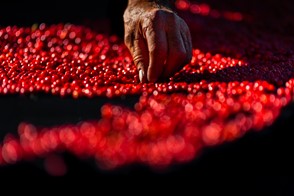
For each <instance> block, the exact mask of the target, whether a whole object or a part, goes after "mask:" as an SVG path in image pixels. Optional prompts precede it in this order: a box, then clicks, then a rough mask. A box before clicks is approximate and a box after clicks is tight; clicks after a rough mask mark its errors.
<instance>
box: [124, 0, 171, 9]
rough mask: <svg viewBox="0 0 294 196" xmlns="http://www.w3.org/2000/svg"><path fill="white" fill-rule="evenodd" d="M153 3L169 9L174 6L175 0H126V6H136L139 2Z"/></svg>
mask: <svg viewBox="0 0 294 196" xmlns="http://www.w3.org/2000/svg"><path fill="white" fill-rule="evenodd" d="M149 3H152V4H155V5H158V6H160V7H161V6H163V7H167V8H170V9H173V8H174V4H175V0H128V6H136V5H140V4H149Z"/></svg>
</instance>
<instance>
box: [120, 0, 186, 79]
mask: <svg viewBox="0 0 294 196" xmlns="http://www.w3.org/2000/svg"><path fill="white" fill-rule="evenodd" d="M124 25H125V44H126V46H127V47H128V49H129V51H130V53H131V55H132V57H133V60H134V63H135V65H136V66H137V69H138V71H139V78H140V81H141V82H147V81H149V82H156V81H158V79H166V78H168V77H171V76H172V75H173V74H174V73H175V72H177V71H179V70H180V69H181V68H182V67H183V66H184V65H185V64H187V63H188V62H189V61H190V60H191V58H192V41H191V35H190V31H189V28H188V26H187V24H186V23H185V21H184V20H183V19H182V18H180V17H179V16H178V15H177V14H176V13H175V12H173V11H172V9H171V8H170V7H169V6H168V5H163V4H161V3H160V2H159V1H158V0H157V1H147V0H143V1H135V3H129V5H128V7H127V9H126V10H125V13H124Z"/></svg>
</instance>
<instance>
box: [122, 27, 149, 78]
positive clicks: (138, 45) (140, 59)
mask: <svg viewBox="0 0 294 196" xmlns="http://www.w3.org/2000/svg"><path fill="white" fill-rule="evenodd" d="M139 28H140V26H139V25H138V26H137V27H136V28H135V29H132V30H128V31H126V32H125V44H126V46H127V47H128V48H129V51H130V52H131V55H132V57H133V61H134V63H135V65H136V66H137V70H138V74H139V79H140V82H147V69H148V65H149V53H148V47H147V44H146V41H145V39H144V37H143V35H142V33H141V30H140V29H139ZM125 29H127V28H126V27H125Z"/></svg>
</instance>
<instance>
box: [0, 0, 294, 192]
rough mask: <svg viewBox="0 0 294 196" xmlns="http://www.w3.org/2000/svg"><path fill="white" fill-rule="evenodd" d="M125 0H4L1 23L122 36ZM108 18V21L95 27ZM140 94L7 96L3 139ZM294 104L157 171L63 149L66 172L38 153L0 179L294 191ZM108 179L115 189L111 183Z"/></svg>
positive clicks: (0, 127) (97, 187)
mask: <svg viewBox="0 0 294 196" xmlns="http://www.w3.org/2000/svg"><path fill="white" fill-rule="evenodd" d="M125 2H126V1H123V0H118V1H96V2H95V3H93V2H91V1H88V0H87V1H80V2H79V3H76V2H71V3H68V2H67V3H65V2H61V1H42V2H41V1H40V2H39V3H37V4H36V3H33V2H21V3H20V2H14V1H5V2H1V5H0V8H1V12H0V25H1V26H6V25H20V26H27V25H28V26H30V25H32V24H34V23H41V22H45V23H59V22H62V23H64V22H70V23H74V24H87V25H89V26H91V27H93V28H97V30H98V31H105V32H110V33H115V34H119V35H122V32H123V29H122V11H123V8H124V6H125V5H123V4H125ZM95 4H99V5H98V6H96V5H95ZM101 21H105V24H109V26H107V28H106V26H103V27H101V26H95V24H100V23H99V22H101ZM137 100H138V97H127V98H126V99H121V98H116V99H111V100H110V99H105V98H94V99H79V100H73V99H70V98H59V97H52V96H50V95H31V96H0V108H1V111H0V137H1V140H2V139H3V137H4V135H6V134H7V133H16V130H17V126H18V124H19V123H20V122H23V121H25V122H30V123H33V124H35V125H38V126H56V125H59V124H66V123H77V122H79V121H81V120H91V119H98V118H99V116H100V107H101V106H102V105H103V104H104V103H106V102H107V103H109V102H110V103H115V104H121V105H125V106H129V107H132V106H133V104H134V103H136V101H137ZM293 111H294V104H290V105H289V106H287V107H286V108H285V109H284V110H283V112H282V114H281V116H280V117H279V119H278V120H277V121H276V122H275V123H274V124H273V125H272V126H271V127H268V128H265V129H264V130H263V131H261V132H250V133H248V134H247V135H246V136H245V137H243V138H241V139H239V140H238V141H235V142H231V143H228V144H224V145H221V146H219V147H214V148H211V149H205V150H204V151H203V153H202V154H201V155H200V156H199V157H197V158H196V159H195V160H194V161H192V162H190V163H187V164H181V165H174V166H172V167H170V168H169V169H168V170H166V171H161V172H159V171H154V170H152V169H150V168H149V167H147V166H144V165H143V166H142V165H130V166H126V167H123V168H119V169H116V170H112V171H104V170H100V169H99V168H97V166H96V165H95V163H94V161H93V160H86V161H85V160H80V159H78V158H76V157H75V156H72V155H71V154H67V153H63V154H61V156H62V158H63V159H64V161H65V163H66V165H67V167H68V173H67V174H66V176H65V177H63V178H55V177H51V176H50V175H49V174H48V173H47V172H46V170H45V169H44V160H43V159H38V160H35V161H33V162H21V163H17V164H15V165H11V166H5V167H0V179H1V180H0V181H2V182H1V184H0V185H3V186H1V187H4V185H5V184H9V183H11V184H15V185H17V184H18V183H25V182H29V183H31V186H33V185H35V183H36V182H39V184H42V185H39V186H41V187H43V188H44V191H45V190H48V188H49V189H50V188H52V187H58V188H66V190H67V191H74V190H76V189H80V188H81V189H82V190H84V191H89V190H90V191H95V192H96V193H97V194H98V193H99V192H101V191H102V190H106V191H108V192H109V193H110V192H113V191H115V192H116V191H118V192H119V191H121V193H123V192H125V193H130V192H132V193H136V191H135V187H136V188H139V189H140V190H141V191H142V192H146V191H150V192H151V193H152V194H153V193H156V191H155V189H157V190H161V191H164V192H169V191H173V190H175V189H177V190H180V191H181V192H180V194H181V195H182V194H183V193H184V192H187V191H190V192H191V194H192V195H202V194H198V193H204V194H203V195H211V194H214V195H227V194H232V195H244V196H245V195H277V196H283V195H289V196H290V195H294V169H293V165H294V161H293V160H292V159H293V149H294V148H293V147H294V142H293V135H294V134H293V132H294V131H293V130H294V125H293V122H294V112H293ZM44 179H45V180H44ZM84 183H87V185H86V186H85V185H84ZM108 185H110V186H112V188H111V189H108V188H106V187H107V186H108ZM119 185H124V186H123V187H124V188H123V189H121V187H120V186H119ZM31 190H33V188H32V189H31ZM24 192H26V191H24ZM142 192H138V194H140V193H142Z"/></svg>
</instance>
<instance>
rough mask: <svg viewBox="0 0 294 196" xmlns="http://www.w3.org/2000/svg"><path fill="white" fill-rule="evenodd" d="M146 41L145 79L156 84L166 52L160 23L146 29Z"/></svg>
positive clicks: (165, 39) (166, 48)
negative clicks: (147, 58)
mask: <svg viewBox="0 0 294 196" xmlns="http://www.w3.org/2000/svg"><path fill="white" fill-rule="evenodd" d="M146 40H147V45H148V51H149V67H148V71H147V79H148V81H149V82H156V81H157V80H158V78H159V77H160V76H161V75H162V72H163V68H164V64H165V62H166V58H167V50H168V46H167V38H166V33H165V31H164V27H163V24H162V23H161V22H160V21H158V22H157V23H153V24H152V25H151V26H150V27H149V28H147V30H146Z"/></svg>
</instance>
